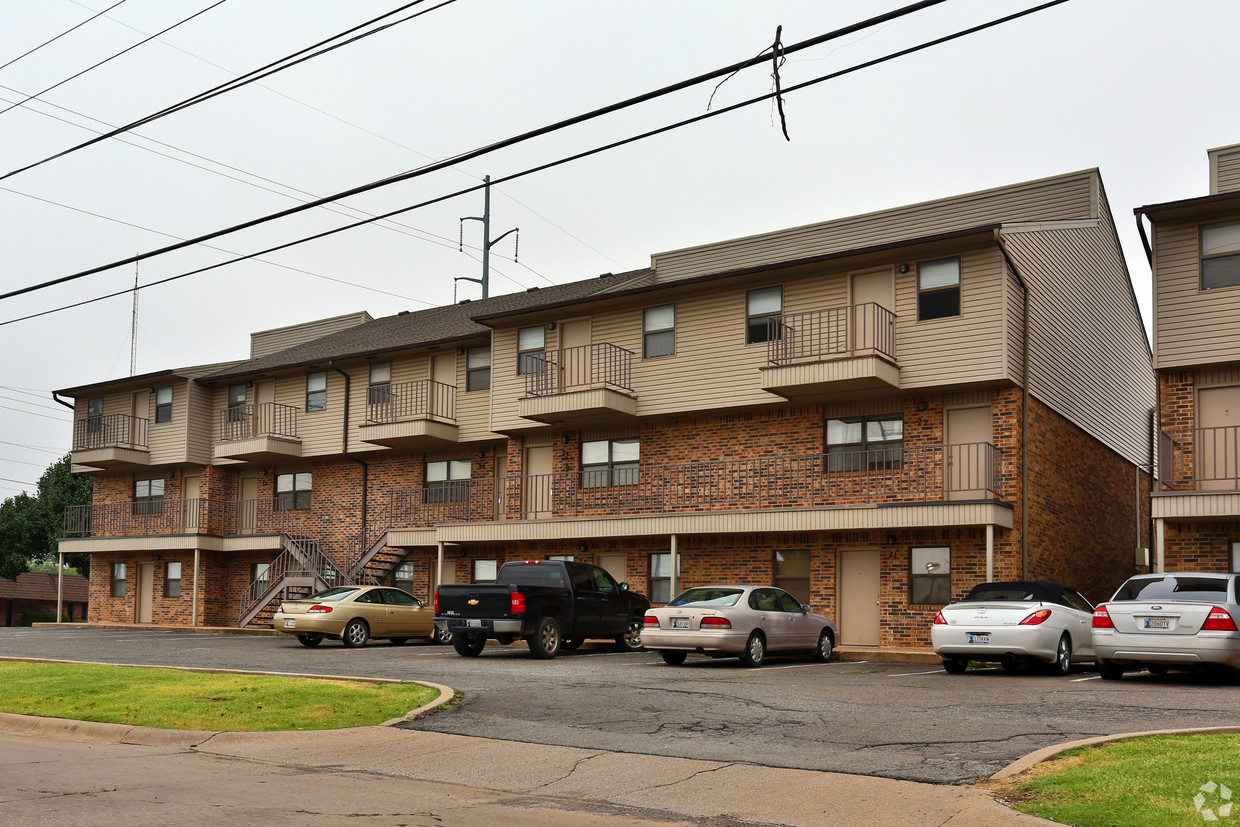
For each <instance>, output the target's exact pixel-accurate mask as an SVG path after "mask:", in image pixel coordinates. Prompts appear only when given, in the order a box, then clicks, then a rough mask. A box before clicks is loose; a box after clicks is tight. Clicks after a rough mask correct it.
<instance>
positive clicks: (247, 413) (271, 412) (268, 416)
mask: <svg viewBox="0 0 1240 827" xmlns="http://www.w3.org/2000/svg"><path fill="white" fill-rule="evenodd" d="M298 413H300V411H299V410H298V409H297V408H294V407H293V406H291V405H281V404H279V403H277V402H258V403H255V404H252V405H232V406H230V407H227V408H224V409H223V410H222V411H220V412H219V441H220V442H232V441H234V440H238V439H253V438H254V437H260V436H281V437H287V438H289V439H296V438H297V414H298Z"/></svg>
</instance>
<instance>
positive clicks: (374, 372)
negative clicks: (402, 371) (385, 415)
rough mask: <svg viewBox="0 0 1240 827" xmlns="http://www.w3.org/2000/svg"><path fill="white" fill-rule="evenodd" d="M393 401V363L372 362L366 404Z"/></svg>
mask: <svg viewBox="0 0 1240 827" xmlns="http://www.w3.org/2000/svg"><path fill="white" fill-rule="evenodd" d="M324 401H326V400H324ZM391 401H392V363H391V362H372V363H371V364H370V387H368V388H367V389H366V404H367V405H384V404H386V403H388V402H391ZM307 410H308V409H307Z"/></svg>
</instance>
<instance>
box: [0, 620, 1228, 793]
mask: <svg viewBox="0 0 1240 827" xmlns="http://www.w3.org/2000/svg"><path fill="white" fill-rule="evenodd" d="M0 656H8V657H36V658H54V659H65V660H80V661H98V662H105V663H127V664H142V665H157V666H192V667H209V668H223V669H246V670H251V669H253V670H263V671H270V672H276V673H281V672H284V673H313V674H320V675H356V676H364V677H388V678H401V679H410V680H427V681H433V682H436V683H443V684H447V685H448V686H451V687H452V688H454V689H456V690H459V691H460V692H462V693H464V695H465V698H464V701H463V702H462V703H461V704H459V705H458V706H456V707H455V708H453V709H451V710H449V711H446V712H441V713H437V714H435V715H432V716H430V717H428V718H425V719H423V720H420V721H417V722H414V723H412V724H409V725H408V726H409V727H410V728H414V729H424V730H430V731H435V732H444V733H453V734H459V735H476V736H486V737H489V738H500V739H505V740H515V741H526V742H532V743H541V744H552V745H561V746H574V747H583V748H594V749H605V750H613V751H620V752H630V753H643V754H654V755H664V756H678V757H691V758H705V759H712V760H725V761H734V762H735V761H739V762H750V763H754V764H761V765H766V766H773V767H790V768H802V769H815V770H830V771H836V772H848V773H861V774H866V775H877V776H885V777H889V778H899V779H907V780H916V781H930V782H936V783H953V782H961V781H970V780H974V779H977V778H980V777H984V776H987V775H990V774H991V773H993V772H995V771H996V770H998V769H1000V768H1001V767H1003V766H1004V765H1006V764H1007V763H1009V762H1011V761H1013V760H1015V759H1016V758H1019V757H1020V756H1022V755H1024V754H1026V753H1028V752H1030V751H1032V750H1034V749H1037V748H1039V747H1043V746H1048V745H1051V744H1056V743H1060V742H1062V741H1068V740H1073V739H1077V738H1084V737H1089V736H1094V735H1104V734H1110V733H1120V732H1132V731H1141V730H1150V729H1174V728H1188V727H1209V726H1229V725H1237V724H1240V687H1232V686H1229V685H1226V684H1225V683H1222V682H1219V681H1215V680H1211V679H1209V678H1205V677H1197V676H1190V675H1177V674H1173V675H1168V676H1165V677H1156V676H1153V675H1149V674H1146V673H1141V674H1138V675H1126V676H1125V677H1124V679H1123V680H1122V681H1119V682H1103V681H1101V680H1099V679H1098V677H1097V675H1096V673H1093V672H1091V671H1082V670H1074V671H1073V673H1072V674H1071V675H1070V676H1068V677H1066V678H1055V677H1049V676H1044V675H1038V674H1028V675H1008V674H1005V673H1004V672H1003V671H1002V670H1001V669H998V668H995V669H985V670H976V671H974V670H970V671H969V672H968V673H966V674H964V675H948V674H947V673H945V672H944V671H942V670H941V669H939V668H937V667H936V666H933V665H927V664H891V663H865V662H847V661H832V662H831V663H827V664H814V663H810V662H807V661H801V660H781V659H772V660H769V661H768V662H767V664H766V665H764V666H762V667H760V668H757V669H745V668H741V667H739V666H738V665H737V663H736V661H731V660H722V661H708V660H705V659H702V658H696V657H694V658H690V660H689V661H688V662H687V663H686V664H685V665H684V666H679V667H672V666H667V665H665V664H664V663H663V662H662V660H661V659H660V658H659V657H658V656H657V655H655V654H652V653H647V652H639V653H634V654H622V653H619V652H614V651H610V650H608V649H607V648H604V647H603V646H602V645H601V644H600V645H598V646H594V645H593V644H588V645H587V646H586V647H584V648H582V649H581V650H578V651H576V652H568V653H563V654H561V655H560V657H559V658H557V659H555V660H552V661H536V660H533V659H532V658H530V656H529V652H528V650H527V649H526V647H525V646H524V645H521V644H517V645H514V646H510V647H502V646H498V645H496V644H494V643H491V644H488V646H487V648H486V650H485V651H484V652H483V653H482V655H481V656H480V657H478V658H473V659H469V658H462V657H459V656H458V655H456V654H455V653H454V652H453V651H452V648H451V647H445V646H432V645H424V644H415V645H409V646H392V645H389V644H387V643H383V642H377V643H371V644H370V645H368V646H366V647H365V648H362V649H345V648H344V647H342V646H341V645H340V644H339V643H335V642H328V643H325V644H324V645H322V646H320V647H318V648H317V649H306V648H304V647H302V646H300V645H298V643H297V642H296V641H295V640H293V639H291V638H283V637H274V638H273V637H250V636H235V635H219V634H202V633H183V632H173V631H155V630H150V631H148V630H101V629H72V628H69V629H65V628H36V629H11V628H0Z"/></svg>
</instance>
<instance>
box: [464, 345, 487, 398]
mask: <svg viewBox="0 0 1240 827" xmlns="http://www.w3.org/2000/svg"><path fill="white" fill-rule="evenodd" d="M490 387H491V348H489V347H487V346H485V345H484V346H483V347H471V348H470V349H469V350H467V351H466V352H465V390H467V391H485V390H487V389H489V388H490Z"/></svg>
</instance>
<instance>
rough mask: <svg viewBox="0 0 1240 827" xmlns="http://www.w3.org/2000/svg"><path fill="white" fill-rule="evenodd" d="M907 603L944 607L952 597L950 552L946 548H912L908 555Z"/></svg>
mask: <svg viewBox="0 0 1240 827" xmlns="http://www.w3.org/2000/svg"><path fill="white" fill-rule="evenodd" d="M909 560H910V563H911V570H910V574H909V584H908V594H909V602H910V603H913V604H915V605H924V606H930V605H934V606H944V605H946V604H948V603H950V602H951V597H952V574H951V572H952V550H951V549H950V548H948V547H947V546H925V547H921V548H914V549H912V550H911V551H910V553H909Z"/></svg>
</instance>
